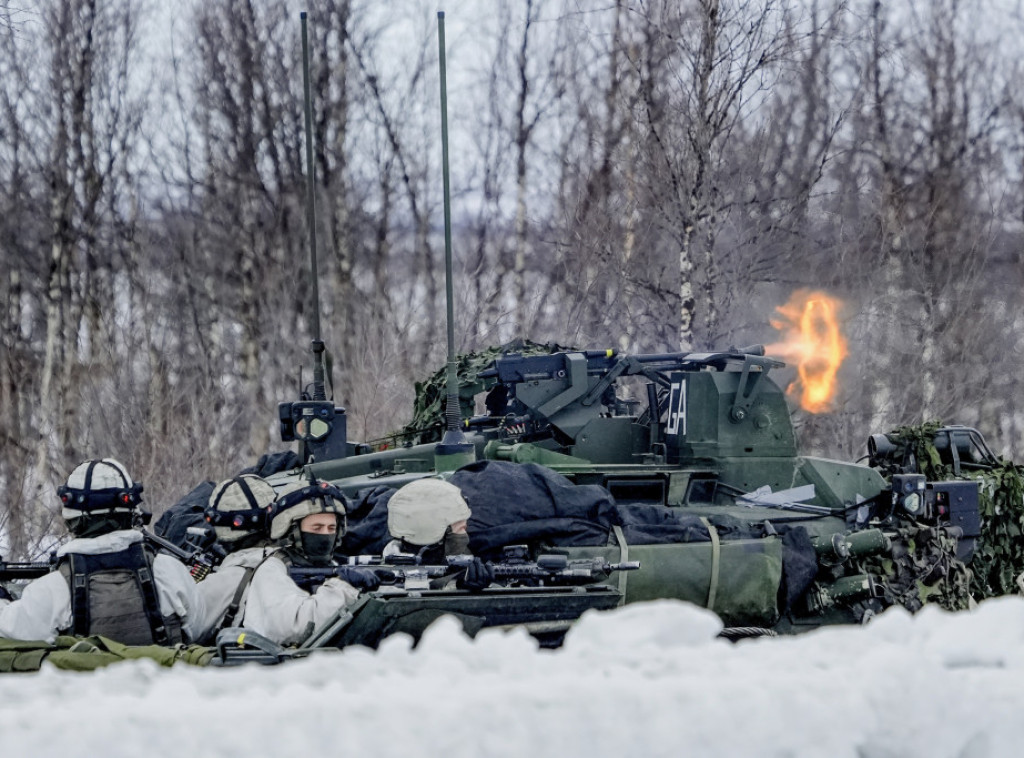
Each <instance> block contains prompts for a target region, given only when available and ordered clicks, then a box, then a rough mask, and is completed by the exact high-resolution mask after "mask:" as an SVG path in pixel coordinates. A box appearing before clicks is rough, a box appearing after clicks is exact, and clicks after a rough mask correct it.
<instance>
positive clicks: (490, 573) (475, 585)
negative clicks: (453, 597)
mask: <svg viewBox="0 0 1024 758" xmlns="http://www.w3.org/2000/svg"><path fill="white" fill-rule="evenodd" d="M493 581H494V569H492V568H491V567H490V566H489V565H488V564H486V563H484V562H483V561H482V560H480V559H479V558H474V559H473V562H472V563H470V564H468V565H467V566H466V571H465V573H463V575H462V576H460V577H459V578H458V579H457V580H456V581H455V586H456V587H458V588H459V589H461V590H473V591H479V590H482V589H483V588H484V587H486V586H487V585H489V584H490V583H491V582H493Z"/></svg>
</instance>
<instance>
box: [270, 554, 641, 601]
mask: <svg viewBox="0 0 1024 758" xmlns="http://www.w3.org/2000/svg"><path fill="white" fill-rule="evenodd" d="M474 560H475V559H474V557H473V556H471V555H453V556H448V558H447V562H446V563H444V564H438V565H429V564H421V563H417V562H416V558H415V557H414V556H409V555H403V554H398V555H391V556H387V557H381V556H375V555H357V556H352V557H350V558H349V562H348V565H345V566H325V567H323V568H320V567H315V568H305V567H298V566H292V567H291V568H289V569H288V575H289V576H290V577H291V578H292V580H293V581H294V582H295V583H296V584H298V585H299V586H300V587H302V588H303V589H306V590H307V591H308V590H309V589H310V588H312V587H316V586H319V585H320V584H323V583H324V582H325V581H327V579H328V578H330V577H332V576H338V577H341V578H342V579H345V580H346V581H348V582H349V583H351V584H353V585H354V586H359V582H360V575H362V576H363V577H365V576H366V574H368V573H369V574H374V575H375V576H376V579H377V582H378V583H379V584H389V585H401V586H402V587H404V588H405V589H429V588H430V580H432V579H438V578H440V577H444V576H449V575H453V574H454V573H455V572H457V571H458V570H460V569H465V568H466V567H467V566H469V565H470V564H471V563H472V562H473V561H474ZM486 565H487V566H488V567H489V568H490V570H491V572H492V573H493V575H494V581H495V582H497V583H498V584H502V585H504V586H506V587H571V586H577V585H585V584H594V583H597V582H602V581H604V580H606V579H607V578H608V576H609V575H610V574H611V573H612V572H614V571H635V570H637V569H639V568H640V563H639V561H623V562H621V563H608V562H607V561H605V560H604V559H602V558H580V559H576V560H572V561H570V560H569V559H568V558H567V557H566V556H564V555H560V554H557V553H549V554H544V555H540V556H538V557H537V560H536V561H531V560H529V550H528V548H527V547H526V546H525V545H510V546H508V547H506V548H504V550H503V552H502V558H501V559H500V560H498V561H488V562H487V563H486Z"/></svg>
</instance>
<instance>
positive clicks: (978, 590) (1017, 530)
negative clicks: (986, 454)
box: [887, 422, 1024, 601]
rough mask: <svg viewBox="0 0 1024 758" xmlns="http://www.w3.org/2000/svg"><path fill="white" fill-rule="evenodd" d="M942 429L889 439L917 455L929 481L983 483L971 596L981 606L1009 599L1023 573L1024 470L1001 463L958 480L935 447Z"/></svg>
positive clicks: (929, 427)
mask: <svg viewBox="0 0 1024 758" xmlns="http://www.w3.org/2000/svg"><path fill="white" fill-rule="evenodd" d="M942 426H943V425H942V424H940V423H938V422H930V423H927V424H923V425H921V426H902V427H899V428H897V429H896V430H894V431H892V432H890V433H889V434H888V435H887V436H888V437H889V439H890V440H891V441H892V442H894V443H896V444H897V445H898V446H902V447H903V448H904V449H908V450H910V451H911V452H913V453H914V456H915V457H916V458H917V463H918V467H919V469H920V472H921V473H922V474H924V475H925V476H926V477H928V480H929V481H939V480H948V479H973V480H976V481H980V482H981V491H980V503H979V505H980V509H981V536H980V537H979V538H978V543H977V548H976V550H975V553H974V559H973V560H972V562H971V568H970V573H971V574H972V576H971V580H970V594H971V596H972V597H973V598H974V600H976V601H980V600H984V599H985V598H990V597H997V596H999V595H1006V594H1010V593H1012V592H1014V591H1016V589H1017V585H1016V581H1015V580H1016V577H1018V576H1020V575H1021V573H1022V572H1024V544H1022V542H1021V535H1022V534H1024V469H1022V468H1021V467H1020V466H1017V465H1015V464H1014V463H1012V462H1010V461H1006V460H1003V459H1002V458H999V459H998V464H997V465H995V466H992V467H986V469H985V470H970V471H963V470H962V471H961V475H960V476H959V477H957V476H955V475H954V473H953V467H952V466H950V465H948V464H944V463H943V462H942V460H941V458H940V456H939V452H938V450H936V448H935V445H934V439H935V433H936V431H937V430H938V429H940V428H941V427H942ZM958 581H959V580H958Z"/></svg>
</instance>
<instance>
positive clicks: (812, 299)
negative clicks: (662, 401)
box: [765, 290, 847, 413]
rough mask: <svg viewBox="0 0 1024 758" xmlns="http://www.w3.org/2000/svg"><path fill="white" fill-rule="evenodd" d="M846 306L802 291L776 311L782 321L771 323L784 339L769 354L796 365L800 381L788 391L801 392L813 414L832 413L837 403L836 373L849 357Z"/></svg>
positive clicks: (806, 407) (766, 349)
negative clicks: (841, 315) (843, 327)
mask: <svg viewBox="0 0 1024 758" xmlns="http://www.w3.org/2000/svg"><path fill="white" fill-rule="evenodd" d="M842 305H843V304H842V302H841V301H840V300H838V299H836V298H834V297H831V296H829V295H826V294H825V293H823V292H808V291H806V290H799V291H797V292H794V293H793V296H792V297H790V299H789V302H788V303H786V304H785V305H781V306H779V307H778V308H776V309H775V310H777V311H778V312H779V313H780V314H781V315H782V318H778V319H772V320H771V325H772V326H774V327H775V328H776V329H778V330H779V331H781V332H783V335H784V336H783V339H782V341H781V342H776V343H775V344H773V345H768V346H767V347H766V348H765V352H766V353H768V354H770V355H777V356H779V357H780V358H782V359H783V360H786V361H789V362H792V363H795V364H796V366H797V374H798V379H797V380H796V381H794V382H793V383H792V384H790V385H789V387H788V388H787V390H786V391H787V392H789V393H795V392H797V391H798V390H799V392H800V406H801V407H802V408H803V409H804V410H806V411H810V412H811V413H823V412H825V411H828V410H831V408H832V403H833V402H834V400H835V395H836V390H837V389H838V386H837V382H836V374H837V373H838V372H839V367H840V365H842V363H843V359H844V358H845V357H846V356H847V350H846V339H844V337H843V335H842V332H840V330H839V319H838V315H837V314H838V312H839V310H840V309H841V308H842Z"/></svg>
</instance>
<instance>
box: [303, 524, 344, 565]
mask: <svg viewBox="0 0 1024 758" xmlns="http://www.w3.org/2000/svg"><path fill="white" fill-rule="evenodd" d="M339 537H340V535H339V534H338V533H337V532H335V533H334V534H314V533H313V532H303V531H301V530H300V531H299V544H298V545H297V546H296V547H298V548H299V550H300V551H301V552H302V554H303V555H304V556H305V558H306V560H308V561H309V562H310V563H312V564H313V565H314V566H329V565H330V564H331V563H332V562H333V560H334V547H335V545H336V544H337V542H338V538H339Z"/></svg>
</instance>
